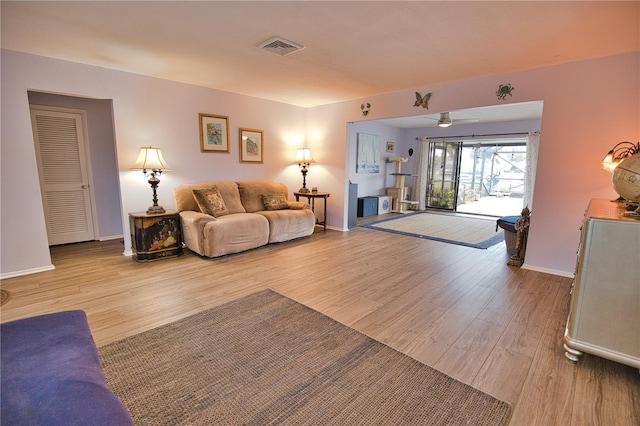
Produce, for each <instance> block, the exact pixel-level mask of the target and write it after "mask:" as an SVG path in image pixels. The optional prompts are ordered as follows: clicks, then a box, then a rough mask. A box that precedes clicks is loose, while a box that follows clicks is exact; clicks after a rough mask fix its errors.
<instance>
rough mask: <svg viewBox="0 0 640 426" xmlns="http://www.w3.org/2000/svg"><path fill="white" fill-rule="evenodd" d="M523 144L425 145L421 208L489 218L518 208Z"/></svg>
mask: <svg viewBox="0 0 640 426" xmlns="http://www.w3.org/2000/svg"><path fill="white" fill-rule="evenodd" d="M526 163H527V151H526V140H517V141H516V140H511V141H508V142H506V141H495V140H494V141H482V142H478V141H476V142H471V141H468V142H459V141H458V142H447V141H440V142H429V165H428V175H427V194H426V207H427V208H436V209H442V210H449V211H454V212H461V213H475V214H483V215H490V216H508V215H514V214H518V213H519V212H520V210H521V209H522V207H523V194H524V183H525V169H526Z"/></svg>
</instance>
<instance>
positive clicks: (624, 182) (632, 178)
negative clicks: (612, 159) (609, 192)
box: [611, 154, 640, 204]
mask: <svg viewBox="0 0 640 426" xmlns="http://www.w3.org/2000/svg"><path fill="white" fill-rule="evenodd" d="M611 183H612V184H613V189H615V190H616V192H617V193H618V194H620V196H621V197H622V198H624V199H625V200H627V201H628V202H629V203H632V204H638V203H640V154H634V155H632V156H630V157H627V158H625V159H624V160H622V161H621V162H620V164H618V167H616V168H615V170H614V171H613V175H612V177H611Z"/></svg>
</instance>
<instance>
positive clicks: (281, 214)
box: [257, 209, 316, 243]
mask: <svg viewBox="0 0 640 426" xmlns="http://www.w3.org/2000/svg"><path fill="white" fill-rule="evenodd" d="M257 214H259V215H262V216H264V217H265V218H267V220H268V221H269V242H270V243H280V242H283V241H288V240H292V239H294V238H301V237H306V236H308V235H311V234H313V230H314V228H315V225H316V217H315V215H314V214H313V212H312V211H311V209H304V210H290V209H285V210H273V211H262V212H258V213H257Z"/></svg>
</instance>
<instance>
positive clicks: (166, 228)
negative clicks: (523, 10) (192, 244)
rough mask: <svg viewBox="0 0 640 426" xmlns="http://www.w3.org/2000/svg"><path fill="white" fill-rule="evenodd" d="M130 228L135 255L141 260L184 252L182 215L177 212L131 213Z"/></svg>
mask: <svg viewBox="0 0 640 426" xmlns="http://www.w3.org/2000/svg"><path fill="white" fill-rule="evenodd" d="M129 228H130V229H131V248H132V249H133V257H134V259H135V260H137V261H139V262H146V261H150V260H157V259H162V258H164V257H171V256H180V255H181V254H182V232H181V229H180V215H179V214H178V213H177V212H166V213H159V214H147V213H129Z"/></svg>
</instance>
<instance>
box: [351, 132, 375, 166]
mask: <svg viewBox="0 0 640 426" xmlns="http://www.w3.org/2000/svg"><path fill="white" fill-rule="evenodd" d="M379 139H380V137H379V136H378V135H369V134H367V133H358V151H357V152H356V156H357V159H356V173H359V174H377V173H380V159H379V155H380V154H379V152H378V145H379Z"/></svg>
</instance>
